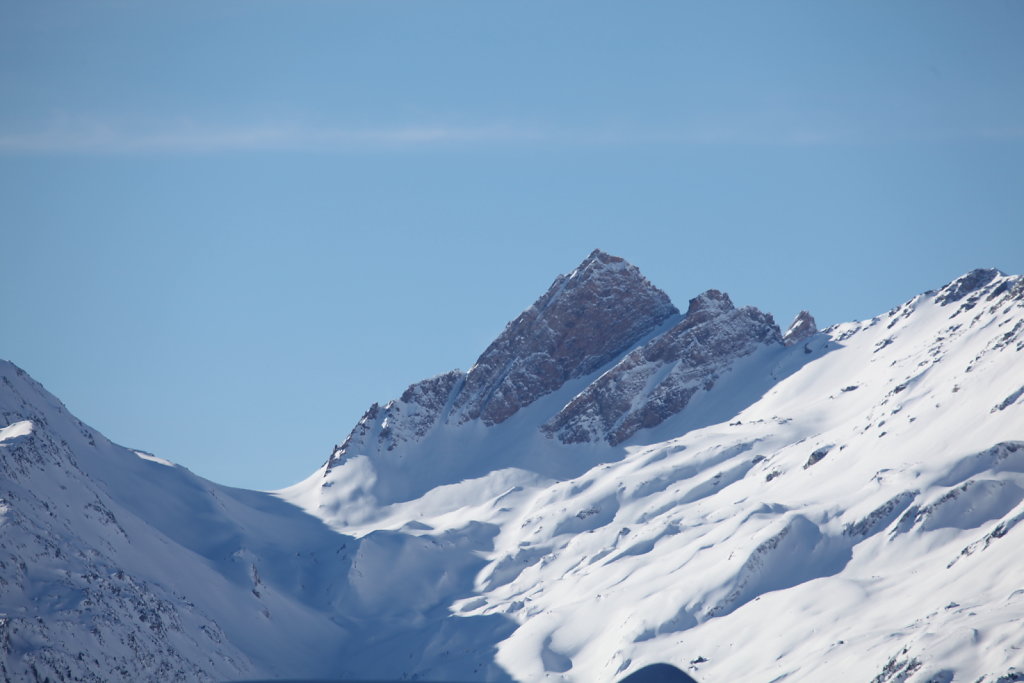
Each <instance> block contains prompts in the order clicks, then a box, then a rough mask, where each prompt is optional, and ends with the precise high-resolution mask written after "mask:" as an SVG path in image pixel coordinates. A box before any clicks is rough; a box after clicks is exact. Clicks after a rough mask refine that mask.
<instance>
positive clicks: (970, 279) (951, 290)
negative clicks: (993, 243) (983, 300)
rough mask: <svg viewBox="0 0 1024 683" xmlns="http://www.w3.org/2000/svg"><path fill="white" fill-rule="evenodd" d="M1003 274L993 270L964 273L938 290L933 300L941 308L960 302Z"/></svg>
mask: <svg viewBox="0 0 1024 683" xmlns="http://www.w3.org/2000/svg"><path fill="white" fill-rule="evenodd" d="M1002 274H1003V273H1002V272H1000V271H999V270H997V269H995V268H976V269H975V270H972V271H970V272H969V273H965V274H963V275H961V276H960V277H958V278H957V279H955V280H953V281H952V282H950V283H949V284H948V285H946V286H945V287H943V288H942V289H941V290H939V293H938V296H936V297H935V300H936V301H937V302H938V303H939V304H940V305H942V306H945V305H946V304H950V303H953V302H955V301H960V299H963V298H964V297H965V296H967V295H968V294H970V293H971V292H975V291H977V290H979V289H981V288H982V287H985V286H986V285H988V284H989V283H990V282H992V281H993V280H995V279H996V278H997V277H999V276H1001V275H1002Z"/></svg>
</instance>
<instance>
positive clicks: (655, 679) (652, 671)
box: [619, 664, 697, 683]
mask: <svg viewBox="0 0 1024 683" xmlns="http://www.w3.org/2000/svg"><path fill="white" fill-rule="evenodd" d="M619 683H697V681H695V680H694V679H693V678H691V677H690V676H688V675H686V674H685V673H683V672H682V671H680V670H679V669H677V668H676V667H674V666H672V665H671V664H649V665H647V666H645V667H644V668H642V669H637V670H636V671H634V672H633V673H631V674H629V675H628V676H626V677H625V678H623V679H622V680H621V681H619Z"/></svg>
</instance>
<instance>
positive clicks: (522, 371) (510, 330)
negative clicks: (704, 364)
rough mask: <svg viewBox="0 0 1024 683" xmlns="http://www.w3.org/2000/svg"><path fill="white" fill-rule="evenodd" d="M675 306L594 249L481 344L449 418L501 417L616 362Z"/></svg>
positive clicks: (496, 420) (495, 419)
mask: <svg viewBox="0 0 1024 683" xmlns="http://www.w3.org/2000/svg"><path fill="white" fill-rule="evenodd" d="M678 312H679V311H678V310H677V309H676V307H675V306H673V305H672V302H671V301H670V300H669V298H668V296H667V295H666V294H665V293H664V292H662V291H661V290H660V289H658V288H657V287H655V286H654V285H652V284H651V283H650V282H649V281H648V280H647V278H645V277H644V276H643V275H642V274H641V273H640V271H639V270H638V269H637V268H636V267H635V266H633V265H631V264H629V263H627V262H626V261H624V260H623V259H621V258H618V257H616V256H611V255H609V254H606V253H604V252H603V251H600V250H594V252H593V253H591V254H590V256H588V257H587V258H586V259H585V260H584V261H583V263H581V264H580V265H579V267H578V268H576V270H574V271H573V272H572V273H570V274H569V275H563V276H560V277H558V278H557V279H556V280H555V281H554V283H553V284H552V285H551V287H550V288H549V289H548V291H547V292H546V293H545V294H544V295H543V296H542V297H541V298H539V299H538V300H537V301H536V303H534V304H533V306H531V307H530V308H528V309H527V310H525V311H523V313H522V314H520V315H519V317H518V318H516V319H515V320H513V321H512V322H511V323H509V324H508V326H506V327H505V330H504V332H502V333H501V335H500V336H499V337H498V338H497V339H496V340H494V342H493V343H492V344H491V345H490V346H488V347H487V350H485V351H484V352H483V354H482V355H481V356H480V358H479V359H478V360H477V362H476V364H474V365H473V367H472V368H471V369H470V371H469V373H468V375H467V377H466V383H465V386H464V387H463V389H462V391H461V393H460V394H459V396H458V397H457V398H456V401H455V408H454V412H453V418H454V419H455V420H456V422H457V423H464V422H467V421H469V420H475V419H479V420H481V421H482V422H483V423H484V424H487V425H493V424H497V423H500V422H504V421H505V420H507V419H508V418H509V417H511V416H512V415H514V414H515V413H516V412H517V411H518V410H519V409H520V408H523V407H524V406H527V405H529V404H531V403H533V402H534V401H535V400H537V399H538V398H540V397H541V396H544V395H546V394H549V393H551V392H552V391H554V390H556V389H558V388H559V387H561V386H562V385H563V384H565V382H566V381H568V380H570V379H573V378H576V377H581V376H583V375H587V374H590V373H592V372H594V371H595V370H597V369H598V368H600V367H601V366H603V365H607V364H608V363H610V362H612V361H614V360H615V359H616V358H617V357H618V356H620V355H621V354H622V353H623V352H625V351H627V350H628V349H629V348H630V347H631V346H632V345H634V344H635V343H636V342H637V341H639V340H640V339H641V338H642V337H644V336H646V335H648V334H650V333H651V332H652V331H653V330H655V329H656V328H657V327H658V326H659V325H661V324H662V323H663V322H665V320H666V319H667V318H669V317H670V316H672V315H676V314H677V313H678Z"/></svg>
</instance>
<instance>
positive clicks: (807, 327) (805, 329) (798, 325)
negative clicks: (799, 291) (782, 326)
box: [782, 311, 818, 346]
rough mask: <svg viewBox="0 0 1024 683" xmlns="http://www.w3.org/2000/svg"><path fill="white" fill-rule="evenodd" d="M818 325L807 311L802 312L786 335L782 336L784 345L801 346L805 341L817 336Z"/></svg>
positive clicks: (798, 314)
mask: <svg viewBox="0 0 1024 683" xmlns="http://www.w3.org/2000/svg"><path fill="white" fill-rule="evenodd" d="M817 332H818V325H817V324H816V323H815V322H814V316H812V315H811V314H810V313H808V312H807V311H800V312H799V313H797V316H796V318H794V319H793V322H792V324H791V325H790V326H789V329H788V330H786V333H785V334H784V335H782V343H783V344H785V345H786V346H793V345H794V344H799V343H800V342H802V341H803V340H804V339H807V338H808V337H810V336H812V335H814V334H816V333H817Z"/></svg>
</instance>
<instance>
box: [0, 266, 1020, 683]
mask: <svg viewBox="0 0 1024 683" xmlns="http://www.w3.org/2000/svg"><path fill="white" fill-rule="evenodd" d="M623 302H626V303H623ZM581 310H583V311H587V313H586V315H580V311H581ZM601 311H605V312H607V311H613V312H614V313H613V314H612V315H605V316H604V317H602V316H601ZM1022 350H1024V278H1022V277H1007V276H1004V275H1002V274H1000V273H998V272H997V271H991V270H983V271H973V272H971V273H968V274H967V275H965V276H964V277H962V278H958V279H957V280H955V281H954V282H952V283H950V284H949V285H947V286H946V287H944V288H942V289H941V290H940V291H938V292H929V293H926V294H922V295H920V296H917V297H915V298H914V299H912V300H911V301H909V302H907V303H906V304H904V305H902V306H899V307H897V308H895V309H893V310H892V311H890V312H888V313H887V314H884V315H881V316H878V317H877V318H874V319H872V320H867V321H862V322H857V323H847V324H843V325H838V326H835V327H832V328H829V329H827V330H824V331H822V332H818V331H816V329H815V325H814V321H813V318H811V317H810V315H809V314H807V313H801V316H799V317H798V319H797V321H795V323H794V325H793V326H791V327H790V330H789V331H788V332H787V333H786V335H785V336H783V335H782V334H781V333H780V331H779V329H778V328H777V327H776V325H775V323H774V321H773V320H772V319H771V317H770V316H767V315H766V314H764V313H761V312H759V311H757V310H756V309H752V308H740V309H737V308H735V307H734V306H733V305H732V302H731V301H729V299H728V297H727V296H726V295H724V294H722V293H720V292H716V291H714V290H709V291H708V292H706V293H705V294H703V295H700V296H698V297H696V298H695V299H694V300H692V301H691V302H690V306H689V308H688V310H687V313H686V314H684V315H679V314H678V312H677V310H676V309H675V308H674V307H673V306H672V305H671V303H670V302H669V301H668V299H667V297H665V296H664V294H663V293H661V292H660V290H657V289H656V288H655V287H654V286H653V285H651V284H650V283H649V282H647V281H646V279H644V278H643V277H642V275H640V274H639V272H638V271H636V269H635V268H633V267H632V266H630V265H629V264H626V263H625V262H623V261H622V260H621V259H617V258H616V257H612V256H609V255H607V254H603V253H602V252H594V253H593V254H591V255H590V256H589V257H588V259H587V260H585V261H584V262H583V264H581V266H580V267H579V268H577V269H575V270H574V271H572V272H571V273H569V274H568V275H566V276H562V277H560V278H558V279H557V280H556V281H555V284H554V285H553V286H552V288H551V289H550V290H549V291H548V292H547V293H546V294H545V295H544V296H542V297H541V299H539V300H538V302H537V303H536V304H535V305H534V306H532V307H531V308H530V309H528V310H527V311H525V312H524V313H523V314H522V315H521V316H519V318H517V319H516V320H515V321H513V322H512V323H510V325H509V327H508V328H507V329H506V331H505V333H503V335H502V336H501V337H499V340H496V342H495V343H494V344H492V345H491V347H489V348H488V349H487V350H486V351H485V352H484V354H483V355H482V356H481V359H480V360H479V361H478V362H477V364H476V365H475V366H474V367H473V368H472V369H471V370H470V371H469V372H468V373H463V372H459V371H453V372H451V373H447V374H445V375H441V376H439V377H436V378H432V379H430V380H426V381H425V382H421V383H418V384H415V385H413V386H412V387H410V389H409V390H408V391H406V392H405V394H403V395H402V397H400V398H399V399H397V400H396V401H393V402H390V403H388V404H386V405H384V406H378V405H374V406H373V407H371V409H370V410H369V411H367V414H366V415H365V416H364V418H363V419H362V420H361V421H360V423H359V424H358V425H357V426H356V428H355V429H353V431H352V433H351V434H350V435H349V437H348V438H347V439H346V440H345V441H344V442H343V443H342V444H341V445H340V446H337V447H336V448H335V449H334V452H333V454H332V456H331V457H330V459H329V460H328V462H327V463H325V465H324V466H323V467H322V468H321V469H320V470H318V471H317V472H315V473H314V474H313V475H312V476H310V477H309V478H308V479H307V480H306V481H304V482H300V483H299V484H296V485H295V486H293V487H290V488H288V489H285V490H283V491H280V492H277V493H274V494H268V493H259V492H250V491H240V490H237V489H230V488H226V487H221V486H217V485H215V484H212V483H210V482H207V481H205V480H202V479H200V478H198V477H196V476H194V475H192V474H191V473H189V472H188V471H187V470H184V469H182V468H179V467H176V466H174V465H172V464H170V463H167V462H166V461H164V460H161V459H160V458H158V457H156V456H152V455H149V454H146V453H142V452H137V451H130V450H128V449H124V448H121V447H119V446H116V445H114V444H112V443H110V442H109V441H107V440H106V439H105V438H103V437H102V436H100V435H99V434H97V433H96V432H95V431H93V430H91V429H90V428H88V427H86V426H85V425H82V424H81V423H80V422H78V421H77V420H76V419H75V418H74V417H73V416H71V415H70V414H68V412H67V410H66V409H65V408H64V406H62V405H61V404H60V403H59V401H57V400H56V399H55V398H53V397H52V396H51V395H49V394H48V393H47V392H46V391H45V390H43V389H42V388H41V387H40V386H39V385H38V384H36V383H35V382H33V381H32V380H31V379H30V378H29V377H27V375H25V374H24V373H23V372H21V371H20V370H18V369H17V368H16V367H15V366H13V365H11V364H9V363H3V364H0V380H2V384H0V499H2V500H0V651H2V652H3V657H2V659H0V667H2V668H0V677H5V678H10V679H13V680H34V679H39V680H41V679H42V678H43V677H49V678H50V679H51V680H126V681H127V680H166V679H172V680H174V679H177V680H202V679H232V678H260V677H274V676H290V677H333V678H338V677H349V678H395V679H397V678H411V677H418V678H421V679H423V678H426V679H453V680H508V679H509V678H513V679H516V680H530V681H532V680H545V679H547V680H570V681H603V680H609V681H611V680H615V679H617V678H619V677H621V676H624V675H626V674H628V673H630V672H632V671H635V670H637V669H639V668H640V667H641V666H643V665H645V664H648V663H651V662H654V661H667V662H672V663H674V664H677V665H679V666H684V667H687V666H688V667H689V668H690V670H691V673H693V674H694V676H695V677H696V678H697V679H698V680H701V681H704V682H705V683H708V682H712V681H726V680H728V681H770V680H792V681H821V680H836V681H865V682H867V681H877V682H879V683H883V682H887V681H912V682H917V683H924V682H925V681H942V682H947V683H948V682H949V681H971V682H978V681H984V682H985V683H996V682H997V681H998V682H999V683H1007V682H1008V681H1011V680H1024V571H1022V570H1021V568H1020V560H1019V558H1020V548H1021V544H1022V542H1024V536H1022V534H1024V525H1021V524H1019V522H1020V521H1021V520H1024V419H1022V418H1024V365H1022V362H1021V360H1020V359H1021V358H1022V356H1021V351H1022ZM474 373H476V375H474ZM474 376H477V377H479V379H473V377H474ZM626 425H628V427H627V428H624V426H626ZM183 428H187V425H183ZM300 508H302V509H304V510H305V511H306V512H303V511H302V509H300ZM307 513H308V514H307ZM1015 667H1016V668H1015Z"/></svg>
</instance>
